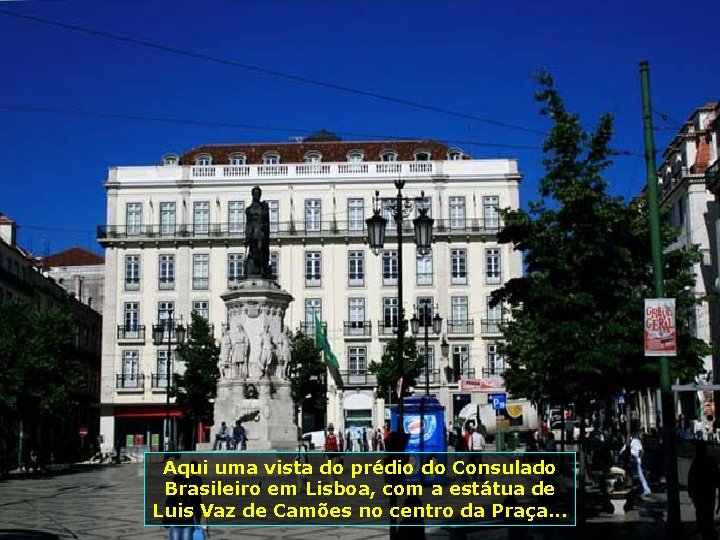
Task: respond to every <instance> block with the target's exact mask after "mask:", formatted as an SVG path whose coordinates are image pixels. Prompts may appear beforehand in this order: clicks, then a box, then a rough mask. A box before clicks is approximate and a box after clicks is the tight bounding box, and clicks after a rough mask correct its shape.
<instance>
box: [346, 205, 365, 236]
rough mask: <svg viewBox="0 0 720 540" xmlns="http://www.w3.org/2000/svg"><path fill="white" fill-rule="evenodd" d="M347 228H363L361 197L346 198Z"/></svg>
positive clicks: (363, 218) (363, 209) (358, 229)
mask: <svg viewBox="0 0 720 540" xmlns="http://www.w3.org/2000/svg"><path fill="white" fill-rule="evenodd" d="M347 213H348V230H351V231H363V230H365V205H364V201H363V200H362V199H348V202H347Z"/></svg>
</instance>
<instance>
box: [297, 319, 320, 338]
mask: <svg viewBox="0 0 720 540" xmlns="http://www.w3.org/2000/svg"><path fill="white" fill-rule="evenodd" d="M320 324H321V325H322V330H323V333H324V334H326V335H327V322H322V323H320ZM300 331H301V332H302V333H303V334H305V335H306V336H314V335H315V323H314V322H312V323H310V322H301V323H300Z"/></svg>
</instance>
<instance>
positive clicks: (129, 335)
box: [117, 324, 145, 344]
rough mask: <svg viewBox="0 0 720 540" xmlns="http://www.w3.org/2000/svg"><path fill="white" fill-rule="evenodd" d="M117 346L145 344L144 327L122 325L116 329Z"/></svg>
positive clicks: (142, 325)
mask: <svg viewBox="0 0 720 540" xmlns="http://www.w3.org/2000/svg"><path fill="white" fill-rule="evenodd" d="M117 340H118V344H131V343H137V344H144V343H145V325H144V324H141V325H137V326H124V325H122V324H120V325H118V327H117Z"/></svg>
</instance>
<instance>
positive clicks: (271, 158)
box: [262, 152, 280, 165]
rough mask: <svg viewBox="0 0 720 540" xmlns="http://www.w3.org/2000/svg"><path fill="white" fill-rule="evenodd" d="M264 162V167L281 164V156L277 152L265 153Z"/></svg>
mask: <svg viewBox="0 0 720 540" xmlns="http://www.w3.org/2000/svg"><path fill="white" fill-rule="evenodd" d="M262 160H263V165H277V164H279V163H280V154H278V153H277V152H265V153H264V154H263V157H262Z"/></svg>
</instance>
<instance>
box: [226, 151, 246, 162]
mask: <svg viewBox="0 0 720 540" xmlns="http://www.w3.org/2000/svg"><path fill="white" fill-rule="evenodd" d="M246 161H247V156H246V155H245V154H240V153H238V154H230V165H245V162H246Z"/></svg>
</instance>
